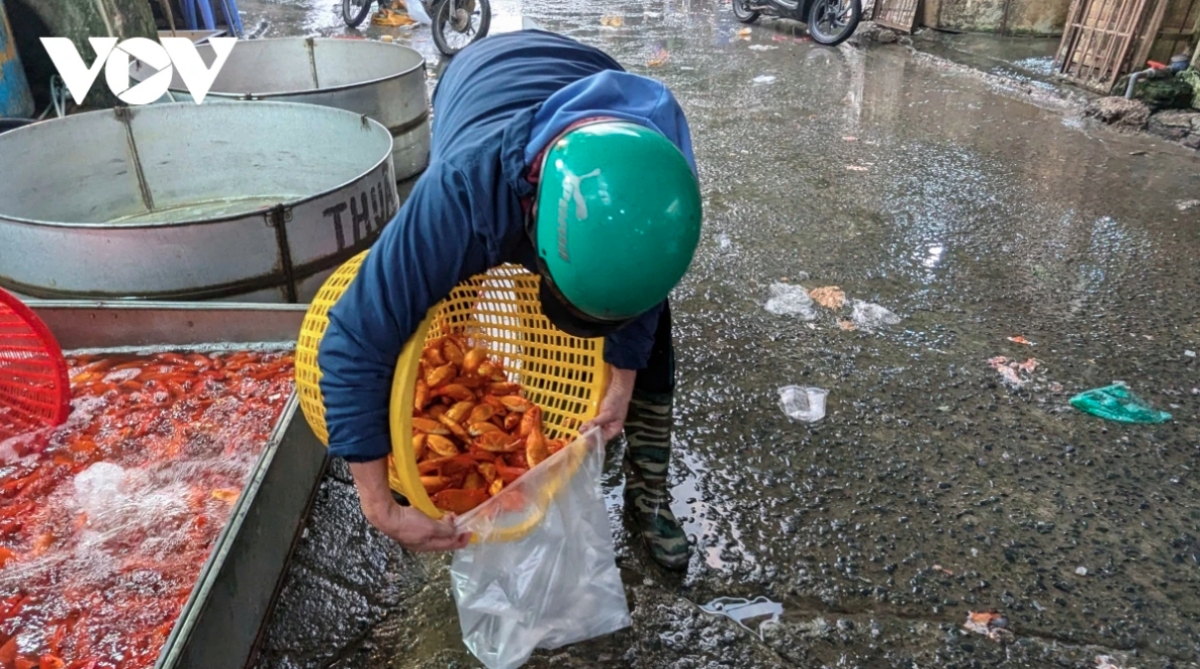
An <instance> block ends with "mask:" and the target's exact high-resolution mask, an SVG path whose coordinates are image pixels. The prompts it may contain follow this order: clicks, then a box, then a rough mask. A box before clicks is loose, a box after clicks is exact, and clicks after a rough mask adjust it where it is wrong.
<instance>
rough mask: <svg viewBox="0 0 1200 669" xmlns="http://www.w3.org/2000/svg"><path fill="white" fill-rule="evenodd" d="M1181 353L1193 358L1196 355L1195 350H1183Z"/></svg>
mask: <svg viewBox="0 0 1200 669" xmlns="http://www.w3.org/2000/svg"><path fill="white" fill-rule="evenodd" d="M1183 354H1184V355H1186V356H1187V357H1189V358H1194V357H1196V352H1195V351H1184V352H1183Z"/></svg>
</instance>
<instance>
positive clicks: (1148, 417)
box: [1071, 383, 1171, 423]
mask: <svg viewBox="0 0 1200 669" xmlns="http://www.w3.org/2000/svg"><path fill="white" fill-rule="evenodd" d="M1071 406H1073V407H1075V408H1076V409H1079V410H1080V411H1082V412H1084V413H1090V414H1092V415H1093V416H1099V417H1101V418H1104V419H1107V420H1113V421H1117V422H1118V423H1165V422H1167V421H1169V420H1171V414H1169V413H1167V412H1166V411H1158V410H1156V409H1154V408H1153V407H1151V406H1150V405H1149V404H1146V403H1145V402H1144V401H1142V399H1141V398H1140V397H1138V396H1137V395H1134V394H1133V391H1132V390H1130V389H1129V386H1127V385H1125V384H1124V383H1114V384H1113V385H1111V386H1107V387H1104V388H1096V389H1094V390H1088V391H1086V392H1082V393H1079V394H1078V395H1076V396H1075V397H1072V398H1071Z"/></svg>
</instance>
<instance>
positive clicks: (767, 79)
mask: <svg viewBox="0 0 1200 669" xmlns="http://www.w3.org/2000/svg"><path fill="white" fill-rule="evenodd" d="M752 81H754V83H756V84H769V83H771V82H772V81H775V75H773V74H760V75H758V76H757V77H754V79H753V80H752Z"/></svg>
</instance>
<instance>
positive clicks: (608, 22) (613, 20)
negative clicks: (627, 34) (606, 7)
mask: <svg viewBox="0 0 1200 669" xmlns="http://www.w3.org/2000/svg"><path fill="white" fill-rule="evenodd" d="M600 25H602V26H604V27H605V28H620V27H621V26H623V25H625V18H624V17H623V16H617V15H609V14H605V15H604V16H602V17H600Z"/></svg>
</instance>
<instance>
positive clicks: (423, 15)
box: [404, 2, 433, 26]
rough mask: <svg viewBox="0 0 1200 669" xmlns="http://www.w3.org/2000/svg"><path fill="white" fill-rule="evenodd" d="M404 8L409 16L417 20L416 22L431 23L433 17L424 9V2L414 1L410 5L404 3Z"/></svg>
mask: <svg viewBox="0 0 1200 669" xmlns="http://www.w3.org/2000/svg"><path fill="white" fill-rule="evenodd" d="M404 8H405V10H406V11H407V12H408V15H409V16H411V17H413V18H414V19H416V20H417V23H420V24H421V25H423V26H431V25H433V19H431V18H429V14H428V12H426V11H425V3H423V2H414V3H412V4H411V5H409V4H407V3H406V4H405V7H404Z"/></svg>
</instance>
